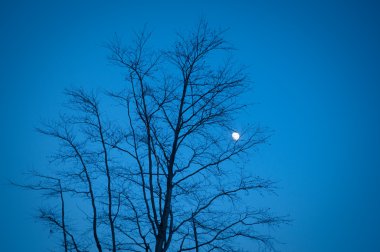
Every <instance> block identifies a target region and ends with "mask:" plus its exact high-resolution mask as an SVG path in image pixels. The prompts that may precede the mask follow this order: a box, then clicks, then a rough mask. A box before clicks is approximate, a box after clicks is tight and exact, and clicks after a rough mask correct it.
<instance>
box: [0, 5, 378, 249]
mask: <svg viewBox="0 0 380 252" xmlns="http://www.w3.org/2000/svg"><path fill="white" fill-rule="evenodd" d="M78 2H80V3H78ZM201 17H204V18H205V19H207V20H208V21H209V23H210V25H212V26H215V27H228V28H230V29H229V31H228V32H227V34H226V38H227V40H229V41H230V42H231V43H232V44H233V45H234V46H235V47H236V48H237V51H236V52H235V54H236V59H237V60H238V61H240V62H242V63H244V64H246V65H248V66H249V74H250V76H251V79H252V80H253V82H254V84H253V95H252V96H251V97H252V101H253V102H254V103H255V105H254V106H253V107H252V108H251V109H250V110H249V111H247V113H246V114H244V116H243V117H242V118H241V119H242V120H243V121H255V122H260V123H261V124H262V125H266V126H269V127H270V128H272V129H273V130H274V135H273V137H272V139H271V141H270V143H271V144H270V145H268V146H263V147H262V148H261V150H260V151H259V152H258V153H256V156H254V157H252V159H251V162H252V168H251V169H253V170H254V171H255V172H257V173H258V174H261V175H264V176H268V177H270V178H272V179H274V180H276V181H279V189H278V192H277V193H278V196H269V197H267V198H265V202H266V203H267V205H268V206H271V207H272V208H273V209H274V211H276V212H278V213H284V214H290V216H291V218H292V219H293V220H294V222H293V223H292V224H291V225H289V226H284V227H283V228H281V229H280V230H279V231H277V232H274V234H275V235H276V237H277V238H278V239H279V240H280V241H281V242H283V243H284V244H283V245H279V247H280V248H281V250H282V251H284V252H301V251H307V252H317V251H318V252H320V251H324V252H330V251H331V252H332V251H346V252H350V251H380V244H379V243H378V242H377V239H378V237H379V234H380V232H379V231H378V228H377V227H378V226H379V225H380V216H379V214H378V213H379V212H380V197H379V195H378V193H379V192H380V186H379V183H378V181H379V180H380V132H379V130H380V111H379V108H380V46H379V45H380V6H379V4H378V3H376V1H272V0H268V1H227V0H225V1H221V0H220V1H198V0H196V1H160V3H158V1H107V2H106V1H9V0H8V1H6V0H3V1H1V3H0V34H1V39H0V55H1V57H0V73H1V74H0V118H1V124H0V139H1V141H0V143H1V145H0V164H1V166H0V176H1V179H2V182H1V183H0V186H1V190H0V194H1V208H0V220H1V222H0V223H1V225H0V251H10V252H13V251H14V252H21V251H31V252H34V251H36V252H37V251H48V245H50V244H49V242H46V241H47V239H48V238H49V234H48V230H47V229H46V227H44V226H41V225H40V224H39V223H37V222H36V221H35V220H34V219H33V217H32V216H33V213H34V212H33V208H34V207H36V206H38V205H39V204H40V203H41V201H43V199H40V198H38V197H37V196H36V195H34V194H30V193H26V192H22V191H18V190H15V189H14V188H9V187H8V186H6V185H5V184H6V179H7V178H12V179H18V178H21V176H22V175H21V174H22V172H24V171H26V170H28V169H31V168H36V169H38V168H39V167H44V166H45V165H46V163H47V161H46V158H45V156H46V155H48V154H49V152H50V151H51V148H52V146H53V144H52V142H51V141H50V140H48V139H45V138H41V137H40V136H39V135H38V134H37V133H36V132H35V131H34V127H36V126H38V124H39V122H40V121H41V120H43V119H46V118H51V117H54V115H55V114H56V113H57V112H58V111H59V109H60V107H61V105H62V102H63V101H64V97H63V95H62V91H63V89H64V88H66V87H70V86H83V87H87V88H94V89H97V88H100V89H102V88H108V89H109V88H116V89H117V88H120V87H122V85H123V84H124V83H123V81H122V79H123V76H122V73H121V72H120V69H117V68H115V67H113V66H111V65H110V64H109V63H108V62H107V60H106V56H107V51H106V50H105V49H104V48H103V47H102V44H103V43H104V42H105V41H107V40H108V39H110V38H112V36H113V34H114V33H115V32H117V33H118V34H120V35H122V36H123V37H124V38H125V39H126V40H128V38H130V37H131V34H132V32H133V31H134V30H139V29H141V28H142V27H143V26H144V25H145V24H148V26H149V27H150V28H151V29H152V30H153V31H154V36H156V37H155V39H154V42H155V43H156V44H157V46H158V47H162V46H165V45H168V43H170V41H171V39H172V38H173V34H174V32H175V31H178V30H181V29H186V28H189V27H191V26H192V25H194V24H195V23H196V22H197V21H198V20H199V19H200V18H201Z"/></svg>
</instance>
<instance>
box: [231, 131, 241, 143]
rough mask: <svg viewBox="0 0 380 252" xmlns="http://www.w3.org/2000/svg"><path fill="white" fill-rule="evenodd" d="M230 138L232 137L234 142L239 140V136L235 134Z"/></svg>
mask: <svg viewBox="0 0 380 252" xmlns="http://www.w3.org/2000/svg"><path fill="white" fill-rule="evenodd" d="M231 136H232V139H233V140H235V141H237V140H239V138H240V134H239V133H237V132H233V133H232V135H231Z"/></svg>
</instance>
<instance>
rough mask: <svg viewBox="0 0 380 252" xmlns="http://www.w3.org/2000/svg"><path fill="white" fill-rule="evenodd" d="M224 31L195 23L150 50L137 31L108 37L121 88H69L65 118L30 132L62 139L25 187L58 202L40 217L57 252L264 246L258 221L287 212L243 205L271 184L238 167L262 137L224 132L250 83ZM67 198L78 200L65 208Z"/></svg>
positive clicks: (272, 221) (272, 220)
mask: <svg viewBox="0 0 380 252" xmlns="http://www.w3.org/2000/svg"><path fill="white" fill-rule="evenodd" d="M223 34H224V32H223V31H218V30H214V29H211V28H209V26H208V25H207V23H206V22H204V21H201V22H200V23H199V24H198V26H196V27H195V29H194V30H193V31H192V32H189V33H185V34H178V36H177V38H178V40H177V41H176V42H175V43H174V44H173V46H172V47H171V48H169V50H152V49H149V46H148V43H149V39H150V34H149V33H147V32H145V31H144V32H141V33H139V34H137V35H136V39H135V41H134V42H132V43H131V45H130V46H124V44H123V43H122V41H121V39H119V38H118V37H115V38H114V39H113V40H112V41H111V42H109V43H108V44H107V48H108V49H109V50H110V57H109V60H110V61H111V62H113V63H114V64H116V65H117V66H120V67H121V68H122V69H123V71H124V72H125V76H126V81H127V84H126V87H125V89H124V90H121V91H108V92H106V93H105V94H103V95H100V94H96V93H94V92H88V91H85V90H83V89H71V90H66V92H65V93H66V95H67V96H68V105H69V106H68V107H69V109H68V110H67V111H66V114H64V115H61V116H60V117H59V119H58V120H56V121H53V122H49V123H45V124H44V125H43V126H42V127H41V128H39V129H38V131H39V132H40V133H42V134H44V135H47V136H50V137H53V138H55V139H56V140H57V142H59V143H60V147H59V149H58V150H57V152H56V153H55V154H54V155H53V158H52V159H53V161H54V163H53V164H54V169H52V171H51V175H41V174H39V173H34V174H32V175H33V178H34V180H33V181H32V182H31V183H27V184H24V185H22V186H23V187H25V188H28V189H32V190H40V191H43V192H44V193H45V195H47V196H49V197H52V198H53V199H56V201H54V200H51V201H50V202H57V205H58V206H59V207H57V205H56V206H54V205H55V204H53V207H51V206H50V207H49V206H44V209H41V210H40V214H39V217H40V219H41V220H42V221H44V222H46V223H48V224H49V226H50V227H51V228H54V230H58V231H59V232H60V233H61V234H62V236H61V237H62V246H63V248H64V250H65V251H94V250H97V251H109V250H110V251H155V252H163V251H241V248H240V246H239V239H240V238H243V239H251V240H255V241H258V242H260V243H262V244H264V245H265V246H266V247H267V248H269V249H273V246H272V245H273V244H272V238H271V237H270V236H266V235H263V234H260V233H259V232H258V231H257V229H260V226H263V225H278V224H280V223H282V222H284V221H285V220H284V219H283V218H280V217H276V216H273V215H271V214H270V213H269V211H268V210H267V209H260V208H255V207H254V206H252V204H247V202H246V201H244V195H245V194H247V193H250V192H254V191H258V192H263V191H268V190H272V186H273V183H272V182H271V181H270V180H266V179H263V178H260V177H255V176H252V175H249V172H247V171H246V169H245V168H244V165H242V164H244V160H245V157H246V155H247V154H249V153H251V151H252V150H254V149H255V148H256V147H257V146H258V145H260V144H262V143H264V142H265V141H266V140H267V135H266V134H265V132H264V130H262V129H261V128H260V127H257V126H251V127H247V128H246V130H245V131H244V132H240V138H239V139H238V140H234V139H231V137H230V136H229V134H231V133H232V129H233V128H232V126H231V124H232V122H233V120H234V118H235V117H236V115H238V114H239V112H240V111H241V110H242V109H243V108H244V107H245V104H243V103H241V102H240V100H239V97H240V95H241V94H242V93H243V92H245V91H246V90H247V89H248V88H249V81H248V80H247V76H246V74H245V72H244V70H243V68H241V67H237V66H236V64H234V63H233V61H232V60H231V59H230V57H229V55H230V54H231V51H232V50H231V49H232V48H231V47H230V46H229V45H228V43H227V42H226V41H225V40H224V38H223ZM106 99H109V100H113V101H116V102H117V104H118V105H120V106H118V107H117V108H116V107H113V106H109V105H107V106H103V104H104V103H102V102H103V101H104V100H106ZM68 197H70V199H69V200H70V201H74V202H75V205H76V206H78V207H79V208H80V211H79V212H78V213H76V214H73V215H71V216H68V214H67V213H68V212H69V211H67V209H68V208H69V207H67V206H66V205H65V199H66V198H68ZM58 203H59V204H58ZM67 218H68V219H69V220H70V221H71V224H67V221H66V222H65V220H66V219H67ZM73 221H75V223H76V225H74V224H72V223H73ZM239 249H240V250H239Z"/></svg>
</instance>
